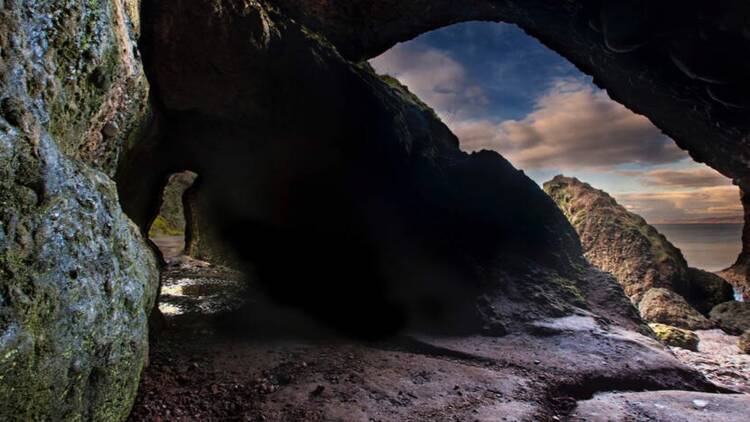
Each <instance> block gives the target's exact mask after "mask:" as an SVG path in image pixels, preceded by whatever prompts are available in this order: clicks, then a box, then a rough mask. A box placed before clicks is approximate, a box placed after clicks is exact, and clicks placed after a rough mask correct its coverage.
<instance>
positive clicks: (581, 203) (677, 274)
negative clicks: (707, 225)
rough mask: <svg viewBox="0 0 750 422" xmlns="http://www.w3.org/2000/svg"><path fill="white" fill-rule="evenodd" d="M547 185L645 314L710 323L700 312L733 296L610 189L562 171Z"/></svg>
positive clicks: (593, 257) (689, 324)
mask: <svg viewBox="0 0 750 422" xmlns="http://www.w3.org/2000/svg"><path fill="white" fill-rule="evenodd" d="M544 190H545V191H546V192H547V193H548V194H549V195H550V196H551V197H552V199H553V200H554V201H555V202H556V203H557V205H558V206H559V207H560V209H561V210H562V211H563V213H564V214H565V215H566V216H567V217H568V219H569V220H570V222H571V224H573V226H574V227H575V229H576V230H577V231H578V234H579V235H580V237H581V243H582V244H583V248H584V252H585V253H584V254H585V256H586V258H588V259H589V261H591V262H592V263H593V264H594V265H596V266H597V267H598V268H601V269H602V270H604V271H607V272H610V273H612V274H613V275H615V277H616V278H617V280H618V281H619V282H620V283H621V284H622V285H623V288H624V289H625V293H626V294H627V295H628V296H629V297H630V299H631V300H632V301H633V303H635V304H637V305H638V306H639V308H640V311H641V315H642V316H645V315H649V317H646V319H647V320H650V321H653V322H661V323H664V324H669V325H675V326H678V327H683V328H689V329H700V328H707V327H708V326H709V325H710V324H709V322H708V321H707V320H706V319H705V318H704V317H703V316H702V315H701V314H700V312H703V313H705V314H707V313H708V312H709V311H710V310H711V308H712V307H714V306H716V305H717V304H719V303H722V302H724V301H727V300H731V299H732V298H733V296H732V287H731V286H730V285H729V284H728V283H727V282H726V281H724V280H723V279H722V278H721V277H718V276H716V275H714V274H711V273H708V272H706V271H702V270H699V269H696V268H689V267H688V266H687V262H686V261H685V258H684V257H683V256H682V253H681V252H680V250H679V249H677V248H676V247H675V246H674V245H672V244H671V243H670V242H669V241H668V240H667V239H666V238H665V237H664V236H663V235H661V234H660V233H659V232H658V231H657V230H656V229H655V228H654V227H653V226H650V225H649V224H648V223H647V222H646V221H645V220H644V219H643V218H641V217H640V216H638V215H636V214H634V213H631V212H629V211H628V210H626V209H625V207H623V206H621V205H619V204H618V203H617V201H615V199H614V198H612V197H611V196H609V195H608V194H607V193H606V192H604V191H601V190H598V189H594V188H593V187H591V186H590V185H588V184H586V183H583V182H581V181H579V180H578V179H575V178H569V177H564V176H557V177H555V178H554V179H552V180H550V181H549V182H547V183H545V184H544ZM647 296H648V297H649V300H648V301H645V298H646V297H647ZM686 301H687V302H686ZM644 302H645V303H644ZM651 318H653V319H651Z"/></svg>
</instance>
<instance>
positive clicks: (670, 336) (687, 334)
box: [648, 323, 699, 352]
mask: <svg viewBox="0 0 750 422" xmlns="http://www.w3.org/2000/svg"><path fill="white" fill-rule="evenodd" d="M648 326H649V327H651V329H652V330H653V331H654V333H655V334H656V338H658V339H659V341H661V342H662V343H664V344H666V345H667V346H672V347H680V348H682V349H687V350H692V351H694V352H697V351H698V342H699V339H698V336H697V335H696V334H695V333H694V332H692V331H689V330H683V329H681V328H677V327H672V326H671V325H665V324H657V323H651V324H648Z"/></svg>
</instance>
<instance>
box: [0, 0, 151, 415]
mask: <svg viewBox="0 0 750 422" xmlns="http://www.w3.org/2000/svg"><path fill="white" fill-rule="evenodd" d="M137 23H138V2H137V1H132V0H115V1H109V2H91V1H83V0H80V1H78V0H67V1H63V2H51V1H32V2H21V1H5V2H0V51H2V59H0V420H5V421H31V420H60V421H78V420H97V421H99V420H101V421H118V420H124V419H125V418H126V417H127V416H128V413H129V411H130V408H131V406H132V403H133V400H134V397H135V393H136V389H137V387H138V381H139V377H140V373H141V370H142V368H143V366H144V363H145V362H146V359H147V354H148V327H147V315H148V313H149V312H150V311H151V309H152V308H153V305H154V298H155V296H156V289H157V285H158V279H159V275H158V269H157V265H156V260H155V258H154V256H153V253H152V252H151V250H150V249H149V248H148V247H147V246H146V243H145V241H144V239H143V237H142V235H141V232H140V230H139V228H138V227H136V226H135V225H134V224H133V223H132V222H131V221H130V220H129V219H128V218H127V217H126V216H125V214H123V212H122V210H121V208H120V204H119V201H118V195H117V189H116V187H115V183H114V182H113V180H112V179H111V178H110V176H112V175H113V174H114V172H115V169H116V167H117V161H118V157H119V155H120V152H121V151H122V149H123V148H124V146H125V145H126V144H127V143H128V140H130V139H131V137H132V136H134V135H135V133H136V132H137V131H138V129H139V128H140V123H141V119H142V117H143V116H144V115H145V113H146V100H147V96H148V90H147V83H146V79H145V76H144V74H143V71H142V68H141V65H140V62H139V60H138V57H137V51H136V48H135V45H136V44H135V39H136V37H137V33H136V32H135V31H136V30H137V26H138V25H137Z"/></svg>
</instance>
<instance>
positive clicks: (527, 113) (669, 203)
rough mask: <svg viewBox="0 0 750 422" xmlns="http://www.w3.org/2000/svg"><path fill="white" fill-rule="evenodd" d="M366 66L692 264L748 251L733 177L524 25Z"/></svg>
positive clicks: (474, 32) (713, 267) (719, 263)
mask: <svg viewBox="0 0 750 422" xmlns="http://www.w3.org/2000/svg"><path fill="white" fill-rule="evenodd" d="M369 62H370V64H371V65H372V66H373V67H374V69H375V70H376V72H378V73H379V74H381V75H382V76H383V78H385V79H386V80H387V81H389V83H391V84H394V85H397V86H403V87H405V88H406V89H408V90H409V91H411V92H412V93H413V94H415V95H416V97H418V98H419V99H420V100H421V101H423V102H424V103H425V104H426V105H427V106H429V107H430V108H432V109H433V110H434V111H435V112H436V113H437V114H438V116H439V117H440V118H441V119H442V120H443V121H444V122H445V123H446V124H447V125H448V127H449V128H450V129H451V130H452V131H453V132H454V133H455V134H456V135H457V136H458V138H459V142H460V147H461V149H462V150H464V151H467V152H469V153H472V152H477V151H481V150H484V149H489V150H494V151H497V152H499V153H501V154H502V155H503V156H504V157H505V158H507V159H508V160H509V161H510V162H511V163H513V164H514V165H515V166H516V167H517V168H520V169H523V170H524V171H525V173H526V174H527V175H528V176H529V177H530V178H531V179H533V180H534V181H535V182H537V184H539V185H540V186H542V185H543V184H544V183H545V182H546V181H547V180H549V179H550V178H552V176H554V175H556V174H564V175H566V176H572V177H576V178H578V179H580V180H581V181H583V182H588V183H590V184H591V185H593V186H594V187H596V188H599V189H602V190H604V191H606V192H608V193H609V194H611V195H612V196H614V197H615V199H617V200H618V201H619V202H620V203H621V204H622V205H623V206H625V208H627V209H628V210H629V211H632V212H633V213H636V214H638V215H640V216H642V217H644V218H645V220H646V221H647V222H648V223H649V224H651V225H653V226H654V227H655V228H656V229H657V230H658V231H659V232H660V233H661V234H663V235H665V236H666V237H667V239H669V240H670V241H671V242H673V243H674V244H675V246H677V248H679V249H680V250H681V252H682V254H683V255H684V257H685V259H686V260H687V262H688V264H689V265H690V266H692V267H696V268H700V269H703V270H706V271H709V272H717V273H718V272H722V271H724V272H726V271H725V270H727V269H728V268H729V267H731V266H732V264H734V262H735V260H736V259H737V257H738V256H739V255H740V253H741V251H742V231H743V216H742V213H743V210H742V202H741V201H740V192H739V189H738V187H737V186H733V181H732V179H730V178H727V177H726V176H724V175H722V174H721V173H719V172H717V171H715V170H714V169H712V168H711V167H709V166H707V165H705V164H702V163H700V162H697V161H695V160H694V159H693V157H691V156H690V155H688V154H687V153H686V152H685V151H683V150H681V149H680V148H679V147H678V146H677V145H676V143H675V141H673V140H672V139H670V138H669V137H668V136H666V135H665V134H663V133H662V132H661V131H660V130H659V129H658V128H656V127H655V126H654V125H653V124H652V123H651V122H650V121H649V120H648V119H647V118H645V117H643V116H641V115H638V114H636V113H634V112H632V111H630V110H629V109H627V108H625V107H624V106H623V105H621V104H620V103H619V102H616V101H615V100H613V99H611V98H610V97H609V95H608V94H607V92H606V91H604V90H602V89H600V88H599V87H597V86H596V85H595V84H594V82H593V80H592V78H591V77H589V76H588V75H586V74H584V73H583V72H581V71H580V70H579V69H578V68H577V67H576V66H574V65H573V64H572V63H571V62H570V61H568V60H567V59H566V58H564V57H562V56H560V55H558V54H557V53H556V52H555V51H553V50H551V49H549V48H547V47H546V46H544V45H543V44H542V43H541V42H539V41H538V40H537V39H536V38H533V37H531V36H530V35H527V34H526V33H525V32H524V31H523V30H521V29H520V28H519V27H517V26H516V25H513V24H506V23H497V22H479V21H470V22H464V23H459V24H453V25H449V26H445V27H442V28H440V29H437V30H433V31H430V32H427V33H424V34H421V35H419V36H418V37H416V38H414V39H412V40H409V41H405V42H403V43H399V44H396V45H395V46H394V47H392V48H391V49H389V50H388V51H386V52H384V53H382V54H381V55H379V56H377V57H375V58H373V59H370V61H369ZM735 297H736V298H738V299H742V295H741V293H740V292H739V290H738V288H737V287H736V286H735Z"/></svg>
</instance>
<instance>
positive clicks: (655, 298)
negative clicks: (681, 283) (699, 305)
mask: <svg viewBox="0 0 750 422" xmlns="http://www.w3.org/2000/svg"><path fill="white" fill-rule="evenodd" d="M638 310H639V311H640V313H641V317H643V319H645V320H646V321H653V322H657V323H661V324H666V325H672V326H675V327H679V328H685V329H688V330H705V329H708V328H711V327H713V324H712V323H711V321H709V320H708V319H706V317H704V316H703V315H701V314H700V313H698V311H696V310H695V309H693V307H691V306H690V305H689V304H688V303H687V302H686V301H685V299H684V298H683V297H682V296H680V295H678V294H677V293H675V292H673V291H671V290H667V289H662V288H654V289H649V290H648V291H647V292H646V294H645V295H643V299H641V302H640V303H639V304H638Z"/></svg>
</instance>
